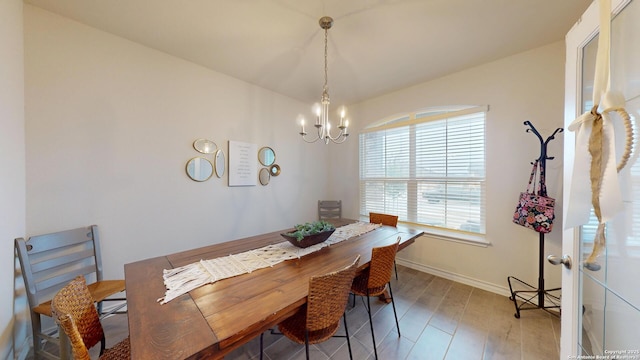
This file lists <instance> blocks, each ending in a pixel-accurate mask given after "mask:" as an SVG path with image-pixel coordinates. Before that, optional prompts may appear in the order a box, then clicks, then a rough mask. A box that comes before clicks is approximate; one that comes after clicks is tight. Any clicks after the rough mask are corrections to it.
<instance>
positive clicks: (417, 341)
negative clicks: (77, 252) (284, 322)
mask: <svg viewBox="0 0 640 360" xmlns="http://www.w3.org/2000/svg"><path fill="white" fill-rule="evenodd" d="M398 276H399V280H397V281H396V280H395V278H394V279H393V281H392V286H393V288H392V289H393V293H394V295H395V301H396V309H397V311H398V318H399V322H400V332H401V334H402V336H400V337H398V333H397V330H396V327H395V321H394V318H393V309H392V307H391V304H384V303H382V302H380V301H378V300H377V299H372V307H373V311H374V312H375V314H374V315H373V323H374V329H375V335H376V340H377V343H378V358H379V359H381V360H399V359H406V360H414V359H415V360H418V359H419V360H430V359H437V360H442V359H446V360H457V359H460V360H473V359H508V360H514V359H523V360H526V359H532V360H539V359H558V358H559V356H560V355H559V347H560V345H559V338H560V320H559V318H558V317H556V316H554V315H551V314H549V313H547V312H545V311H542V310H538V309H536V310H527V311H523V312H521V317H520V319H516V318H515V317H514V316H513V315H514V312H515V309H514V306H513V302H512V301H510V300H509V299H508V298H507V297H505V296H501V295H497V294H494V293H491V292H488V291H484V290H480V289H477V288H474V287H471V286H468V285H463V284H460V283H457V282H454V281H450V280H446V279H443V278H441V277H437V276H434V275H430V274H426V273H423V272H420V271H416V270H413V269H410V268H407V267H403V266H398ZM505 282H506V279H505ZM368 321H369V319H368V316H367V311H366V308H365V305H364V304H363V302H362V300H361V299H360V298H358V299H357V301H356V306H355V307H354V308H352V307H351V302H350V304H349V305H348V308H347V322H348V326H349V333H350V335H351V347H352V350H353V358H354V359H356V360H363V359H367V360H368V359H373V358H374V357H373V347H372V342H371V330H370V328H369V323H368ZM103 325H104V327H105V332H106V336H107V346H108V347H109V346H111V344H112V343H114V342H117V341H119V340H120V339H122V338H123V337H125V336H127V324H126V315H115V316H112V317H110V318H107V319H104V320H103ZM338 334H344V329H343V328H342V327H341V329H340V330H338ZM264 341H265V351H264V359H267V360H284V359H292V360H297V359H305V353H304V345H298V344H295V343H293V342H292V341H290V340H288V339H287V338H285V337H284V336H281V335H272V334H269V333H268V332H267V333H265V336H264ZM259 349H260V342H259V337H258V338H255V339H253V340H251V341H250V342H249V343H247V344H246V345H244V346H242V347H241V348H239V349H237V350H235V351H234V352H232V353H231V354H229V355H228V356H227V357H226V358H225V359H228V360H246V359H259ZM92 350H95V349H92ZM310 355H311V359H313V360H322V359H336V360H338V359H348V358H349V353H348V350H347V344H346V341H345V339H344V338H332V339H329V340H328V341H326V342H324V343H322V344H318V345H312V346H311V350H310ZM94 358H97V356H95V357H94Z"/></svg>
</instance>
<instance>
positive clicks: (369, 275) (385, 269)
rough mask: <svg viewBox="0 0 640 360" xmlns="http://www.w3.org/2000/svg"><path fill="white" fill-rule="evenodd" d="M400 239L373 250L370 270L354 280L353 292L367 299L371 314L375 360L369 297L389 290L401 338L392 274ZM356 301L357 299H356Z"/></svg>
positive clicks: (376, 355) (374, 338) (368, 309)
mask: <svg viewBox="0 0 640 360" xmlns="http://www.w3.org/2000/svg"><path fill="white" fill-rule="evenodd" d="M399 244H400V237H399V236H398V239H397V240H396V242H395V243H394V244H391V245H387V246H383V247H376V248H373V249H372V250H371V262H370V263H369V269H367V271H365V272H363V273H362V274H361V275H358V276H356V277H355V279H354V280H353V284H352V285H351V292H353V293H354V294H355V295H360V296H364V297H366V298H367V312H368V313H369V325H370V326H371V338H372V339H373V352H374V355H375V358H376V359H377V358H378V350H377V349H376V337H375V334H374V332H373V321H372V318H371V301H370V299H369V297H371V296H378V295H381V294H383V293H384V291H385V290H386V289H387V288H388V289H389V295H390V297H391V305H392V306H393V315H394V316H395V318H396V328H397V329H398V337H400V325H399V324H398V314H397V313H396V304H395V301H394V300H393V292H392V290H391V272H392V271H393V262H394V260H395V258H396V252H397V251H398V245H399ZM354 301H355V299H354Z"/></svg>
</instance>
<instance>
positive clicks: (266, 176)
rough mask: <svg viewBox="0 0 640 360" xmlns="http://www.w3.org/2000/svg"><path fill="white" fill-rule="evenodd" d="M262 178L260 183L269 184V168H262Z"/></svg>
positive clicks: (260, 176) (260, 175)
mask: <svg viewBox="0 0 640 360" xmlns="http://www.w3.org/2000/svg"><path fill="white" fill-rule="evenodd" d="M258 177H259V178H260V184H262V185H263V186H264V185H267V184H268V183H269V180H270V179H271V174H270V173H269V169H267V168H262V169H260V174H259V176H258Z"/></svg>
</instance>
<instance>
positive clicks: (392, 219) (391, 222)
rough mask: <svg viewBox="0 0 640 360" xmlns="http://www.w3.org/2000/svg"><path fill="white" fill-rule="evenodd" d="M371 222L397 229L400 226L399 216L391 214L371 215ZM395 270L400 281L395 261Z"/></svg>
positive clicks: (372, 213)
mask: <svg viewBox="0 0 640 360" xmlns="http://www.w3.org/2000/svg"><path fill="white" fill-rule="evenodd" d="M369 222H370V223H372V224H382V225H388V226H393V227H397V226H398V216H397V215H389V214H381V213H374V212H370V213H369ZM393 270H394V271H395V273H396V280H398V267H397V266H396V260H395V259H393Z"/></svg>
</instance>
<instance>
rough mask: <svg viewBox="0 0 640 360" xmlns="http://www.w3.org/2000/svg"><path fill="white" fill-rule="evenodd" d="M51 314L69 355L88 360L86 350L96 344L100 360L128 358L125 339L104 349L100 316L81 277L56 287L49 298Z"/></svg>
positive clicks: (127, 343) (128, 350)
mask: <svg viewBox="0 0 640 360" xmlns="http://www.w3.org/2000/svg"><path fill="white" fill-rule="evenodd" d="M51 310H52V316H53V318H54V319H55V321H56V322H57V323H58V324H59V325H60V328H62V330H63V331H64V333H65V334H66V335H67V337H68V338H69V341H70V343H71V351H72V353H73V358H74V359H76V360H90V356H89V349H90V348H92V347H93V346H95V345H96V344H97V343H100V359H129V358H130V346H129V338H128V337H127V338H126V339H125V340H123V341H121V342H120V343H118V344H117V345H115V346H114V347H112V348H110V349H108V350H106V351H105V338H104V330H103V328H102V324H101V323H100V316H99V315H98V310H97V309H96V306H95V304H94V301H93V298H92V297H91V293H90V292H89V288H88V287H87V283H86V281H85V279H84V277H83V276H78V277H76V278H75V279H73V280H72V281H71V282H70V283H69V284H68V285H66V286H65V287H63V288H62V289H60V291H58V293H57V294H56V295H55V296H54V297H53V299H52V301H51Z"/></svg>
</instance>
